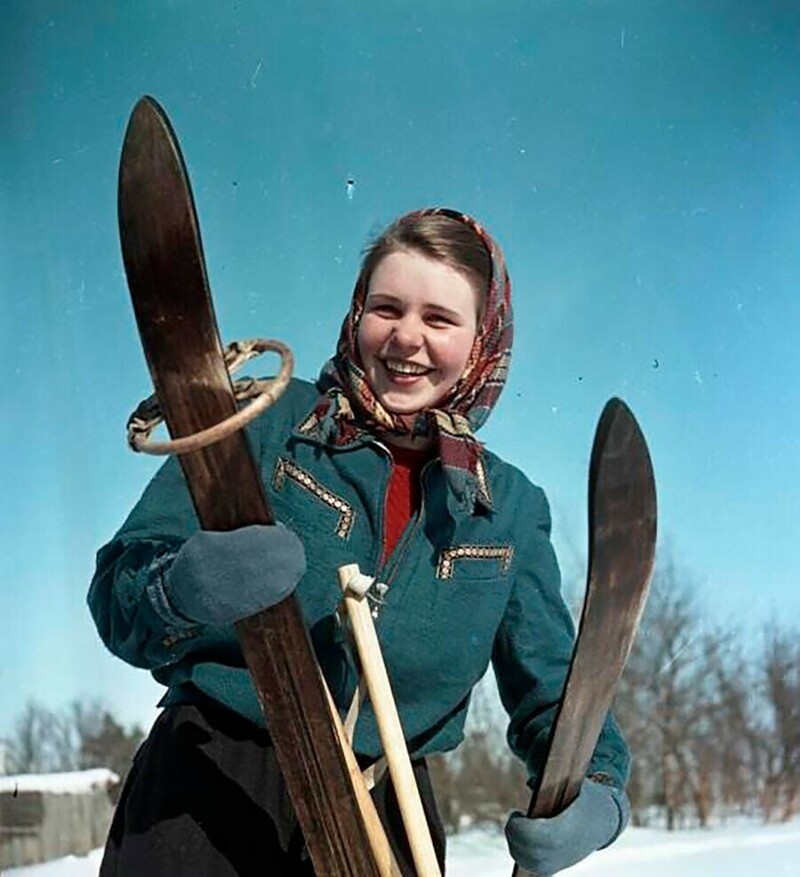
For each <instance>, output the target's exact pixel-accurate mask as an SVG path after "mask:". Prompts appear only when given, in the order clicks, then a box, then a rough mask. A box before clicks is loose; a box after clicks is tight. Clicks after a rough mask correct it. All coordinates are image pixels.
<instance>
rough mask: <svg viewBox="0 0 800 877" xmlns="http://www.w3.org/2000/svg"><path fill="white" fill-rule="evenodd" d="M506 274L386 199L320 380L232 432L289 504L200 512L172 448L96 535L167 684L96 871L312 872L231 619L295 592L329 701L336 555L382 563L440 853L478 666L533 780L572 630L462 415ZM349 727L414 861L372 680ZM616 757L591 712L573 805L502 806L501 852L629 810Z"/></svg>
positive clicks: (352, 666) (117, 608) (342, 682)
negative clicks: (230, 521) (490, 673)
mask: <svg viewBox="0 0 800 877" xmlns="http://www.w3.org/2000/svg"><path fill="white" fill-rule="evenodd" d="M426 226H434V227H436V229H437V232H436V235H435V237H436V239H437V243H436V245H435V246H434V245H433V244H432V243H431V242H430V241H429V240H428V239H427V237H426V235H425V233H424V229H425V227H426ZM443 228H444V229H445V231H444V232H443V231H442V229H443ZM398 229H400V230H402V231H403V234H404V235H405V239H404V240H402V242H399V243H398V241H397V240H396V237H397V235H398ZM447 229H449V231H447ZM393 236H394V238H395V239H394V240H392V237H393ZM465 251H466V252H467V253H468V256H467V257H465V256H464V255H463V254H464V252H465ZM475 253H481V256H480V257H479V258H476V257H475ZM476 263H477V265H478V267H477V268H476V267H475V264H476ZM510 295H511V286H510V282H509V278H508V274H507V272H506V268H505V260H504V258H503V254H502V252H501V250H500V248H499V247H498V246H497V244H496V243H495V241H494V240H493V239H492V238H491V237H490V236H489V235H488V234H487V233H486V231H484V229H483V228H482V227H481V225H480V224H479V223H477V222H476V221H475V220H474V219H472V218H471V217H469V216H467V215H465V214H462V213H458V212H456V211H452V210H444V209H441V208H432V209H428V210H423V211H417V212H415V213H412V214H408V215H406V216H405V217H402V218H401V219H400V220H399V221H398V222H397V223H395V224H394V225H393V226H391V227H390V229H389V232H387V234H386V235H384V236H382V237H381V238H379V239H378V241H377V242H376V244H375V245H374V246H373V248H372V249H371V250H370V252H369V253H368V254H367V256H366V258H365V260H364V264H363V266H362V270H361V272H360V274H359V277H358V279H357V282H356V285H355V290H354V292H353V296H352V299H351V302H350V308H349V310H348V313H347V315H346V317H345V319H344V322H343V325H342V330H341V333H340V337H339V342H338V345H337V349H336V353H335V355H334V356H333V357H332V358H331V359H330V360H329V361H328V363H326V365H325V366H324V367H323V370H322V373H321V375H320V378H319V380H318V381H317V383H316V384H311V383H308V382H305V381H299V380H294V381H292V383H291V384H290V386H289V388H288V389H287V391H286V392H285V394H284V395H283V396H282V397H281V398H280V399H279V400H278V401H277V402H276V403H275V405H274V406H273V407H272V408H270V409H268V410H267V411H266V412H265V413H264V414H263V415H261V416H260V417H259V419H258V420H256V421H255V422H254V424H253V428H252V429H251V432H250V437H251V439H252V441H253V446H254V451H255V452H256V454H257V457H258V462H259V467H260V471H261V473H262V477H263V481H264V486H265V488H266V489H267V490H268V491H269V493H270V503H271V505H272V506H273V508H274V510H275V515H276V517H277V519H278V520H279V521H281V522H282V524H283V526H278V527H265V526H249V527H243V528H240V529H234V530H231V531H228V532H207V531H203V530H198V524H197V520H196V518H195V515H194V512H193V510H192V505H191V501H190V499H189V496H188V492H187V490H186V487H185V484H184V481H183V477H182V475H181V473H180V469H179V468H178V465H177V463H175V462H174V461H170V462H168V463H167V464H166V465H165V467H164V468H163V469H162V470H161V472H160V473H159V474H158V475H157V476H156V478H155V479H154V480H153V482H152V483H151V484H150V486H149V487H148V489H147V491H146V492H145V495H144V496H143V498H142V500H141V501H140V502H139V504H138V505H137V506H136V508H135V509H134V511H133V512H132V514H131V515H130V517H129V518H128V521H127V522H126V523H125V525H124V526H123V528H122V529H121V531H120V532H119V533H118V534H117V535H116V536H115V537H114V539H113V540H112V541H111V542H110V543H109V544H108V545H107V546H106V547H105V548H103V549H102V550H101V551H100V553H99V555H98V566H97V572H96V574H95V577H94V580H93V582H92V586H91V591H90V597H89V601H90V605H91V608H92V611H93V614H94V617H95V621H96V623H97V627H98V630H99V632H100V634H101V636H102V637H103V639H104V641H105V642H106V644H107V645H108V647H109V648H110V649H111V650H112V651H114V652H115V653H116V654H118V655H119V656H120V657H122V658H124V659H125V660H127V661H128V662H130V663H132V664H134V665H136V666H141V667H147V668H149V669H150V670H152V672H153V673H154V675H155V676H156V678H157V679H159V681H161V682H163V683H164V684H165V685H166V686H167V687H168V692H167V694H166V696H165V697H164V699H163V701H162V705H163V706H164V711H163V713H162V715H161V716H160V718H159V719H158V720H157V722H156V724H155V726H154V728H153V731H152V732H151V734H150V737H149V738H148V740H147V742H146V743H145V744H144V746H143V748H142V750H141V751H140V753H139V755H138V756H137V759H136V764H135V766H134V768H133V770H132V771H131V774H130V777H129V779H128V781H127V783H126V787H125V790H124V792H123V794H122V797H121V800H120V804H119V807H118V808H117V812H116V816H115V820H114V824H113V826H112V829H111V833H110V837H109V842H108V846H107V851H106V856H105V859H104V862H103V866H102V868H101V875H102V877H112V875H113V877H128V875H137V877H138V875H139V874H142V873H149V874H152V875H154V877H157V875H160V874H165V875H166V874H169V875H170V877H176V875H177V877H180V875H181V874H187V875H188V874H192V875H195V874H198V873H213V874H214V875H220V877H223V875H225V877H227V875H230V877H233V875H234V874H236V875H239V877H241V875H249V874H251V873H252V874H260V873H261V868H262V863H263V862H264V861H265V860H267V861H270V862H271V863H272V865H273V868H272V871H271V872H270V873H271V874H273V875H275V877H280V875H287V877H291V875H309V874H310V873H311V870H310V863H309V862H308V861H307V859H306V858H305V857H304V856H303V854H302V849H303V841H302V835H301V832H300V829H299V828H298V825H297V822H296V819H295V816H294V812H293V810H292V808H291V806H289V804H288V796H287V793H286V790H285V787H284V784H283V778H282V775H281V772H280V770H279V769H278V766H277V762H276V760H275V756H274V754H273V750H272V744H271V742H270V738H269V734H268V729H267V731H265V729H264V727H263V716H262V713H261V710H260V708H259V704H258V701H257V698H256V695H255V691H254V689H253V685H252V682H251V680H250V677H249V675H248V672H247V669H246V666H245V663H244V659H243V658H242V656H241V653H240V650H239V648H238V645H237V643H236V639H235V636H234V627H233V626H234V624H235V623H236V622H237V621H239V620H241V619H243V618H246V617H248V616H250V615H252V614H254V613H256V612H257V611H259V610H261V609H264V608H267V607H269V606H272V605H274V604H275V603H277V602H279V601H281V600H283V599H284V598H285V597H286V596H287V595H288V594H290V593H292V592H293V591H295V589H296V592H297V596H298V599H299V601H300V604H301V606H302V609H303V614H304V618H305V621H306V623H307V624H308V627H309V630H310V632H311V636H312V640H313V642H314V647H315V650H316V654H317V658H318V660H319V663H320V665H321V667H322V668H323V672H324V673H325V675H326V677H327V680H328V683H329V686H330V688H331V692H332V695H333V697H334V700H335V702H336V704H337V705H338V707H339V708H340V709H341V710H342V713H343V714H344V713H346V712H347V711H348V710H349V708H350V707H351V704H352V703H353V702H354V700H355V698H356V692H357V688H358V679H357V672H356V668H357V664H358V662H357V660H356V659H355V656H354V655H353V654H352V652H351V648H350V645H349V643H348V641H347V639H346V638H345V637H342V635H341V633H340V631H339V627H338V625H337V623H336V621H335V619H336V613H337V606H338V604H339V602H340V597H341V593H340V589H339V586H338V585H337V570H338V569H339V568H340V567H341V566H342V565H344V564H353V563H356V564H358V566H359V568H360V569H361V570H363V571H365V572H367V573H368V574H369V575H370V576H371V577H372V576H374V581H375V582H377V583H378V584H376V585H375V586H374V588H372V589H371V590H370V591H369V592H368V594H367V600H368V602H369V604H370V606H371V609H372V614H373V615H374V617H375V618H376V619H377V620H378V624H377V630H378V633H379V637H380V645H381V649H382V652H383V657H384V661H385V664H386V667H387V670H388V673H389V678H390V680H391V683H392V687H393V694H394V697H395V700H396V703H397V710H398V713H399V716H400V721H401V725H402V729H403V733H404V736H405V739H406V742H407V745H408V748H409V751H410V753H411V756H412V759H413V765H414V773H415V776H416V780H417V783H418V785H419V787H420V792H421V796H422V800H423V806H424V809H425V816H426V818H427V820H428V823H429V826H430V829H431V833H432V835H433V838H434V846H435V848H436V853H437V855H438V858H439V861H440V863H441V864H442V865H443V860H444V846H445V840H444V833H443V830H442V825H441V820H440V819H439V817H438V814H437V811H436V803H435V800H434V796H433V791H432V789H431V786H430V782H429V780H428V775H427V767H426V762H425V757H426V756H428V755H432V754H434V753H439V752H445V751H447V750H449V749H453V748H454V747H456V746H457V745H458V743H459V742H460V740H461V739H462V737H463V728H464V721H465V719H466V714H467V709H468V706H469V701H470V696H471V692H472V689H473V687H474V685H475V684H476V683H477V682H478V681H479V680H480V679H481V677H482V676H483V675H484V673H485V671H486V669H487V667H488V665H489V664H490V663H492V664H493V666H494V670H495V673H496V676H497V679H498V684H499V689H500V694H501V697H502V699H503V703H504V705H505V707H506V709H507V710H508V713H509V716H510V720H511V723H510V730H509V742H510V744H511V747H512V749H513V751H514V752H515V753H516V755H518V756H519V757H520V758H521V759H522V760H523V761H524V762H525V764H526V765H527V768H528V772H529V774H530V777H531V779H533V778H535V777H536V776H537V775H538V774H539V772H540V771H541V769H542V763H543V759H544V756H545V753H546V750H547V741H548V739H549V736H550V728H551V726H552V723H553V720H554V716H555V711H556V708H557V704H558V702H559V697H560V693H561V690H562V687H563V682H564V676H565V673H566V670H567V667H568V665H569V659H570V654H571V650H572V641H573V635H574V631H573V626H572V622H571V619H570V615H569V612H568V611H567V608H566V606H565V604H564V602H563V600H562V598H561V594H560V581H559V573H558V565H557V563H556V559H555V555H554V552H553V548H552V546H551V543H550V514H549V509H548V505H547V500H546V499H545V497H544V494H543V492H542V490H541V489H540V488H538V487H536V486H534V485H533V484H531V483H530V482H529V481H528V480H527V479H526V478H525V477H524V476H523V475H522V473H521V472H520V471H519V470H518V469H516V468H514V467H513V466H510V465H508V464H507V463H505V462H503V461H502V460H501V459H500V458H498V457H497V456H495V455H494V454H492V453H490V452H489V451H488V450H486V449H485V448H484V446H483V445H482V444H481V443H480V442H478V440H477V439H476V438H475V431H476V430H478V429H479V428H480V427H481V426H482V425H483V423H484V422H485V421H486V418H487V417H488V415H489V413H490V411H491V410H492V408H493V406H494V404H495V402H496V401H497V398H498V396H499V394H500V391H501V390H502V387H503V385H504V383H505V379H506V373H507V369H508V361H509V356H510V352H511V340H512V316H511V298H510ZM353 748H354V750H355V752H356V754H357V755H358V756H359V758H360V759H361V762H362V765H363V766H375V767H374V769H375V770H376V772H377V776H378V777H379V780H378V782H377V784H376V786H375V788H374V793H373V794H374V797H375V801H376V805H377V809H378V811H379V812H380V814H381V816H382V818H383V821H384V824H385V826H386V829H387V833H388V835H389V838H390V841H391V843H392V845H393V847H394V851H395V854H396V856H397V859H398V862H399V863H400V867H401V869H402V873H403V874H408V875H411V874H415V873H416V869H415V865H414V862H413V861H412V858H413V857H412V856H411V855H410V850H409V847H408V844H407V842H406V838H405V834H404V829H403V823H402V818H401V815H400V810H399V808H398V804H397V799H396V797H395V793H394V791H393V786H392V783H393V779H392V778H391V777H390V776H388V775H383V776H381V767H380V765H381V760H382V758H383V756H384V755H385V753H384V750H383V742H382V739H381V735H380V733H379V731H378V721H377V717H376V715H375V713H374V710H373V706H372V705H371V704H370V703H367V704H365V705H363V706H362V708H361V710H360V713H359V716H358V721H357V722H356V724H355V731H354V737H353ZM628 762H629V758H628V752H627V749H626V746H625V744H624V742H623V740H622V738H621V736H620V733H619V731H618V729H617V727H616V725H615V724H614V722H613V720H611V719H609V720H607V722H606V725H605V728H604V731H603V733H602V735H601V737H600V740H599V743H598V745H597V748H596V750H595V753H594V757H593V758H592V762H591V765H590V771H589V777H588V778H587V781H586V783H585V784H584V787H583V790H582V791H581V793H580V794H579V795H578V797H577V799H576V800H575V801H574V803H573V804H571V805H570V806H569V807H568V808H567V809H566V810H565V811H564V812H563V813H562V814H561V815H559V816H557V817H554V818H553V819H545V820H531V819H527V818H525V817H521V816H519V817H518V818H516V819H514V820H512V821H511V822H510V823H509V827H508V837H509V848H510V850H511V853H512V855H513V856H514V857H515V858H516V859H517V861H518V862H519V863H520V864H522V865H524V866H526V867H532V866H533V865H536V866H537V871H539V872H541V873H548V874H554V873H555V872H556V871H558V870H560V869H562V868H564V867H567V866H568V865H570V864H572V863H574V862H576V861H578V860H579V859H581V858H583V857H584V856H586V855H588V854H589V853H590V852H592V851H593V850H595V849H597V848H599V847H601V846H604V845H607V844H609V843H611V841H612V840H613V839H614V838H615V837H616V836H617V835H618V834H619V833H620V832H621V831H622V829H623V828H624V827H625V824H626V821H627V813H628V805H627V798H626V796H625V792H624V790H623V789H624V785H625V782H626V779H627V773H628ZM219 773H222V774H224V775H225V777H226V779H227V780H229V781H230V782H229V783H228V785H226V786H225V788H224V789H222V788H221V787H220V785H219V783H218V782H217V781H216V777H217V775H218V774H219ZM206 774H207V775H206ZM592 780H594V781H592ZM153 789H163V790H169V794H168V795H165V796H164V795H153V794H152V790H153ZM253 802H259V804H258V805H257V806H254V805H253ZM176 813H179V814H181V819H179V820H175V819H174V818H173V817H174V814H176ZM232 835H235V836H237V837H242V838H248V837H249V838H250V842H249V844H248V846H247V850H246V852H245V853H241V852H240V851H238V850H232V849H231V847H230V844H229V843H228V842H227V839H228V838H229V837H230V836H232ZM177 850H180V851H182V852H181V854H180V857H179V858H176V853H175V851H177ZM210 863H213V866H212V867H213V871H209V870H208V867H209V866H210ZM539 866H541V867H539Z"/></svg>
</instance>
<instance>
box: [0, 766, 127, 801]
mask: <svg viewBox="0 0 800 877" xmlns="http://www.w3.org/2000/svg"><path fill="white" fill-rule="evenodd" d="M118 782H119V777H118V776H117V775H116V774H115V773H114V772H113V771H112V770H109V769H108V768H107V767H97V768H94V769H93V770H76V771H71V772H69V773H23V774H18V775H17V776H0V794H2V793H3V792H13V791H15V790H16V791H17V792H50V794H53V795H70V794H72V795H75V794H79V793H81V792H90V791H92V790H93V789H97V788H108V786H113V785H114V784H116V783H118Z"/></svg>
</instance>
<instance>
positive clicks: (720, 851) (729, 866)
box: [3, 820, 800, 877]
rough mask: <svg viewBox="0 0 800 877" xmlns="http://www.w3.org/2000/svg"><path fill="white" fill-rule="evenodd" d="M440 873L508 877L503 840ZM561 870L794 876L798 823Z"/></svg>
mask: <svg viewBox="0 0 800 877" xmlns="http://www.w3.org/2000/svg"><path fill="white" fill-rule="evenodd" d="M448 850H449V853H448V867H447V877H511V861H510V859H509V858H508V855H507V853H506V849H505V841H504V839H503V837H502V835H501V834H499V833H497V832H485V831H478V830H474V831H469V832H466V833H464V834H460V835H458V836H457V837H453V838H450V841H449V846H448ZM99 864H100V851H99V850H97V851H95V852H94V853H91V854H90V855H89V856H88V857H87V858H84V859H76V858H74V857H68V858H66V859H59V860H58V861H57V862H49V863H47V864H45V865H34V866H31V867H28V868H11V869H9V870H7V871H5V872H3V873H4V875H7V877H97V870H98V867H99ZM561 873H562V874H569V875H575V877H643V875H647V877H753V875H754V874H759V875H764V877H786V875H796V877H800V820H795V821H794V822H791V823H788V824H787V825H775V826H766V827H765V826H762V825H758V824H744V825H742V824H738V825H735V826H733V825H731V826H728V827H725V828H715V829H710V830H706V831H700V830H693V831H676V832H672V833H671V834H670V833H667V832H665V831H659V830H655V829H644V828H632V829H629V830H628V831H626V832H625V834H624V835H623V836H622V837H621V838H620V839H619V840H618V841H617V843H616V844H614V846H613V847H611V849H608V850H603V851H602V852H599V853H595V855H593V856H592V857H591V858H589V859H587V860H586V861H585V862H581V863H580V864H579V865H576V866H575V867H574V868H572V869H570V870H568V871H562V872H561Z"/></svg>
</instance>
